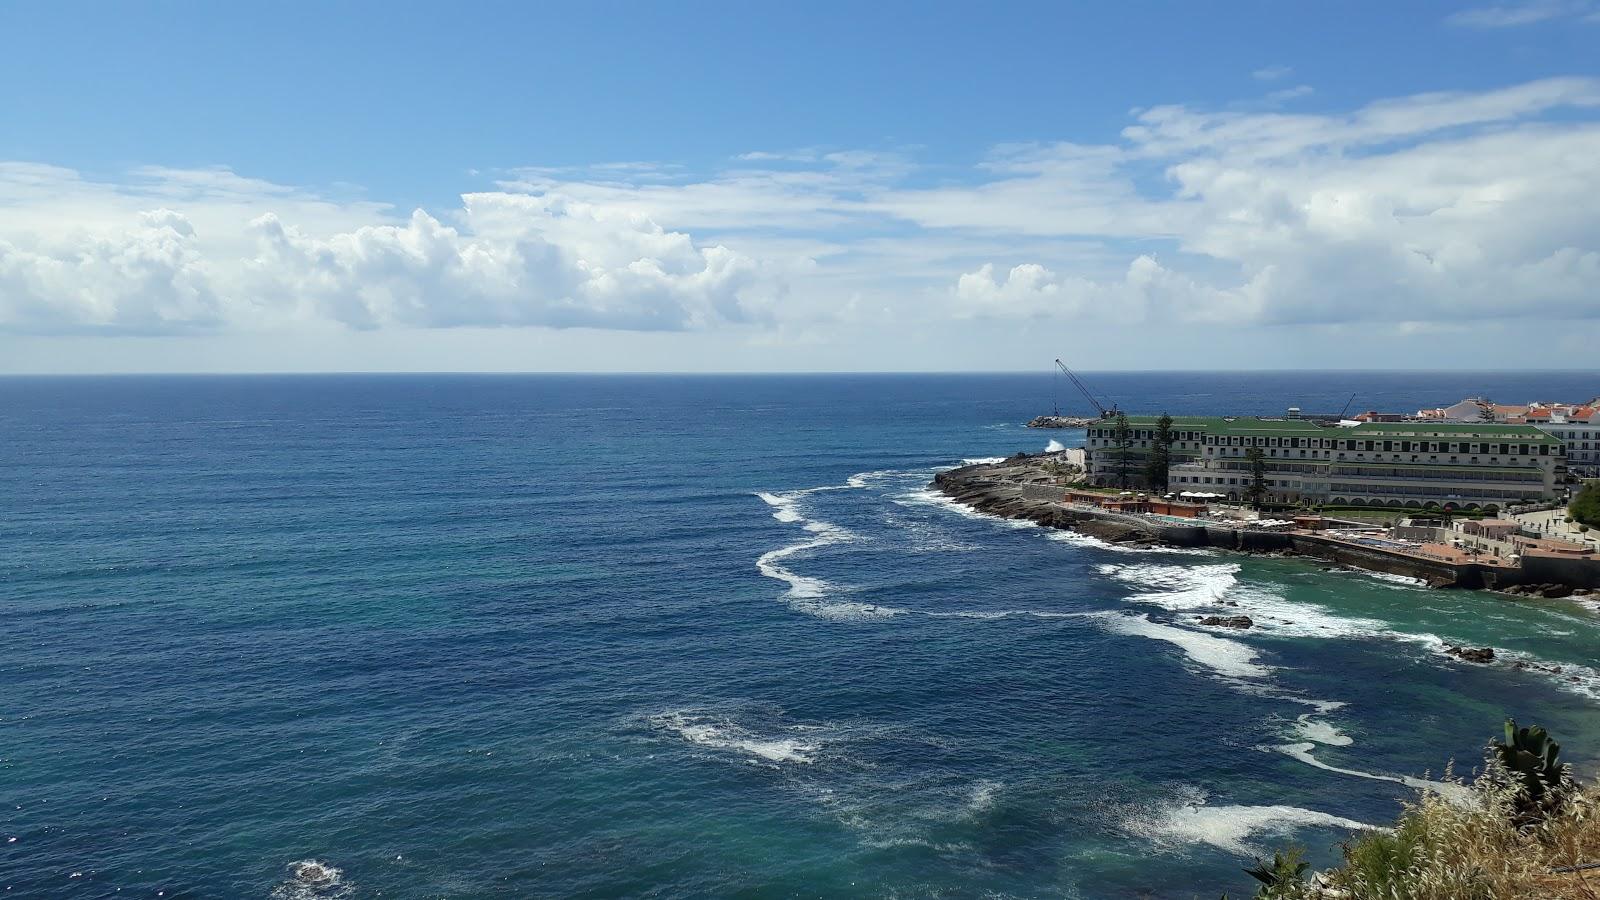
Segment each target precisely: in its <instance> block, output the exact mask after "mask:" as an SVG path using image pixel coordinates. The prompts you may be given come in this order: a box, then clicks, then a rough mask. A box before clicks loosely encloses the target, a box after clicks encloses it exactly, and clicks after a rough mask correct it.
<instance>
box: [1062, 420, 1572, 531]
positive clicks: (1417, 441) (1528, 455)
mask: <svg viewBox="0 0 1600 900" xmlns="http://www.w3.org/2000/svg"><path fill="white" fill-rule="evenodd" d="M1155 422H1156V420H1155V419H1154V418H1153V417H1148V416H1139V417H1131V416H1130V417H1129V419H1128V425H1129V429H1130V432H1131V434H1132V435H1137V437H1136V438H1134V439H1133V440H1132V441H1131V442H1130V443H1131V446H1130V447H1129V449H1128V451H1127V452H1126V453H1124V452H1123V451H1122V450H1121V449H1120V448H1118V446H1117V443H1116V435H1115V427H1116V426H1115V423H1114V422H1110V421H1105V422H1097V423H1095V424H1094V425H1092V426H1090V428H1089V429H1088V434H1087V436H1086V438H1085V449H1086V451H1087V454H1086V456H1087V461H1088V465H1087V466H1086V471H1087V476H1088V478H1089V479H1090V481H1092V482H1093V483H1096V484H1102V485H1119V484H1127V485H1129V486H1145V482H1144V477H1143V476H1144V462H1145V460H1146V459H1148V454H1149V452H1150V447H1151V445H1152V444H1153V443H1154V440H1155ZM1172 431H1173V433H1174V435H1175V436H1177V437H1178V439H1177V440H1175V441H1174V443H1173V445H1172V448H1173V449H1172V454H1171V455H1172V464H1171V466H1170V468H1169V469H1168V471H1167V476H1168V489H1169V490H1171V491H1180V492H1181V491H1186V490H1187V491H1208V492H1214V493H1218V494H1224V495H1226V496H1227V497H1228V498H1229V499H1231V500H1243V499H1245V497H1246V496H1247V494H1248V492H1249V490H1250V485H1251V481H1252V478H1253V476H1252V472H1251V465H1252V464H1251V461H1250V458H1249V453H1250V451H1251V450H1252V449H1259V450H1260V451H1261V454H1262V464H1263V468H1264V482H1265V484H1264V487H1265V491H1266V493H1265V499H1266V500H1267V501H1268V502H1273V503H1286V504H1314V505H1333V506H1381V507H1395V508H1410V509H1420V508H1425V507H1435V508H1441V509H1462V510H1478V509H1488V508H1495V509H1498V508H1501V507H1504V506H1507V505H1511V504H1518V503H1528V502H1533V501H1538V500H1547V499H1551V498H1553V497H1555V496H1556V493H1557V491H1558V490H1560V486H1561V484H1562V482H1563V481H1565V478H1566V457H1565V455H1564V447H1563V444H1562V442H1561V440H1560V439H1558V438H1557V437H1555V436H1554V435H1552V434H1549V433H1547V432H1545V431H1542V430H1540V429H1538V428H1535V427H1532V426H1528V425H1501V424H1495V423H1492V422H1475V423H1460V424H1456V423H1442V422H1365V423H1361V424H1353V425H1326V424H1321V423H1317V422H1312V421H1307V420H1304V419H1257V418H1233V417H1222V418H1211V417H1206V418H1193V417H1186V418H1174V419H1173V425H1172ZM1180 447H1181V449H1180ZM1125 458H1126V460H1127V461H1126V462H1124V459H1125Z"/></svg>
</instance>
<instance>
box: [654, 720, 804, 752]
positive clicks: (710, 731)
mask: <svg viewBox="0 0 1600 900" xmlns="http://www.w3.org/2000/svg"><path fill="white" fill-rule="evenodd" d="M650 723H651V725H653V726H654V727H656V728H658V729H661V730H663V731H667V732H671V733H673V734H676V735H677V736H678V737H681V738H683V739H684V740H686V741H688V742H689V743H691V744H696V745H699V746H701V747H709V748H712V749H714V750H723V751H730V752H733V753H737V754H741V755H744V756H747V757H752V758H753V759H752V761H755V760H762V761H765V762H768V763H810V762H812V760H813V754H815V753H816V752H817V751H818V750H820V749H821V745H820V744H819V743H817V742H816V741H815V740H814V739H804V740H803V739H801V738H799V737H794V736H783V735H763V734H756V733H753V732H751V731H750V730H748V729H747V728H745V727H743V726H741V725H738V724H736V723H733V722H731V721H728V720H726V719H722V718H717V717H713V716H709V715H705V714H700V713H691V712H666V713H662V714H660V715H657V716H652V717H651V718H650ZM788 730H790V731H799V730H802V729H801V726H790V728H789V729H788Z"/></svg>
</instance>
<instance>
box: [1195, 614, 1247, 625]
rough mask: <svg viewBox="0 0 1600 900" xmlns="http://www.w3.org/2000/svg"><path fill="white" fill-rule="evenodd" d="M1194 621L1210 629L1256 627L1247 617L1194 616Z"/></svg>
mask: <svg viewBox="0 0 1600 900" xmlns="http://www.w3.org/2000/svg"><path fill="white" fill-rule="evenodd" d="M1195 619H1196V620H1197V621H1198V622H1199V623H1200V624H1201V625H1208V626H1210V627H1212V628H1254V627H1255V625H1256V623H1255V620H1253V619H1251V618H1250V617H1249V616H1196V617H1195Z"/></svg>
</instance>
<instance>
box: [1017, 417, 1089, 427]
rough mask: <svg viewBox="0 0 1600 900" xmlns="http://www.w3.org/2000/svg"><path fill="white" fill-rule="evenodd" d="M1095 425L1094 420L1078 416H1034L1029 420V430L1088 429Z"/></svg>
mask: <svg viewBox="0 0 1600 900" xmlns="http://www.w3.org/2000/svg"><path fill="white" fill-rule="evenodd" d="M1092 424H1094V420H1093V419H1080V418H1077V417H1076V416H1034V417H1033V418H1032V419H1029V420H1028V425H1027V427H1029V428H1087V427H1089V426H1090V425H1092Z"/></svg>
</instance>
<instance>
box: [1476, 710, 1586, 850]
mask: <svg viewBox="0 0 1600 900" xmlns="http://www.w3.org/2000/svg"><path fill="white" fill-rule="evenodd" d="M1490 748H1491V750H1492V751H1493V754H1494V756H1493V759H1494V760H1495V761H1496V762H1498V763H1499V768H1500V770H1501V772H1500V775H1501V777H1502V778H1503V779H1504V780H1505V781H1507V783H1509V784H1511V785H1513V786H1514V787H1515V788H1516V794H1515V799H1514V806H1515V810H1516V812H1515V815H1516V819H1517V824H1518V825H1519V826H1527V825H1532V824H1535V823H1537V822H1540V821H1543V820H1544V818H1545V817H1546V816H1547V815H1549V814H1550V813H1551V812H1552V811H1554V810H1555V809H1557V808H1559V807H1560V805H1561V804H1562V803H1564V802H1565V801H1566V799H1567V796H1568V795H1569V794H1570V793H1571V792H1572V767H1571V766H1569V765H1567V764H1566V763H1564V762H1561V760H1560V756H1561V745H1560V744H1559V743H1557V742H1556V741H1555V740H1554V739H1553V738H1551V737H1550V733H1549V732H1547V731H1545V730H1544V728H1543V727H1542V726H1539V725H1535V726H1533V727H1531V728H1518V727H1517V720H1516V719H1506V739H1505V740H1504V741H1494V742H1493V743H1492V744H1491V745H1490Z"/></svg>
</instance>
